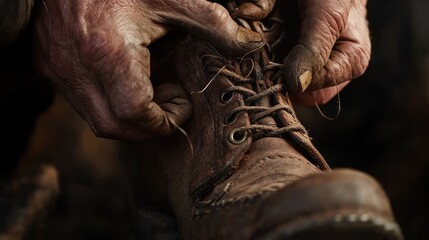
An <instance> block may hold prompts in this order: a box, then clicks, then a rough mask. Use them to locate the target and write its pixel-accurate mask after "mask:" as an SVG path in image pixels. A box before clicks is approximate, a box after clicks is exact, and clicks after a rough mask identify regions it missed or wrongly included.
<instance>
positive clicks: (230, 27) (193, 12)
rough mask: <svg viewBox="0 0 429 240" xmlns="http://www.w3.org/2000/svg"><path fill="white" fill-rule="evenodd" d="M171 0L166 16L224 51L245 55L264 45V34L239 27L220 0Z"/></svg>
mask: <svg viewBox="0 0 429 240" xmlns="http://www.w3.org/2000/svg"><path fill="white" fill-rule="evenodd" d="M171 1H172V3H171V5H170V8H171V11H170V12H169V13H165V14H167V15H168V16H166V18H167V19H169V20H170V21H171V22H173V23H176V24H179V25H180V26H181V27H182V28H184V29H185V30H187V31H188V32H190V33H191V34H193V35H196V36H200V37H201V38H203V39H204V40H206V41H208V42H209V43H210V44H212V45H213V46H214V47H215V48H217V49H220V50H221V51H223V52H229V53H232V54H243V53H246V52H248V51H251V50H254V49H256V48H258V47H260V46H261V45H262V44H263V38H262V37H261V35H259V34H258V33H256V32H253V31H250V30H248V29H246V28H244V27H241V26H239V25H238V24H237V22H235V21H234V20H233V19H232V18H231V16H230V15H229V12H228V11H227V10H226V9H225V8H224V7H223V6H221V5H220V4H218V3H213V2H209V1H206V0H171Z"/></svg>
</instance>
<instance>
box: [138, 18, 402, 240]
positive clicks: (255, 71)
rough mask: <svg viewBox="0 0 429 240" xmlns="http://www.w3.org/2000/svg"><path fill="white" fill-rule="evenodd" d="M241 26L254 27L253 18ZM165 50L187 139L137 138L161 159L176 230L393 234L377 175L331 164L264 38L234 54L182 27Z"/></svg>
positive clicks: (205, 234)
mask: <svg viewBox="0 0 429 240" xmlns="http://www.w3.org/2000/svg"><path fill="white" fill-rule="evenodd" d="M249 27H252V29H253V30H256V31H259V32H261V33H264V31H262V27H261V25H260V23H253V24H251V25H249ZM267 31H268V30H266V29H265V32H267ZM268 32H270V31H268ZM270 34H271V33H270ZM272 34H274V35H276V34H275V33H274V32H272ZM265 37H266V39H267V40H268V42H269V43H270V42H271V43H272V42H273V41H272V40H271V39H274V40H275V36H274V37H273V36H272V35H266V36H265ZM174 55H175V56H177V57H178V59H176V61H175V62H176V63H177V64H176V65H177V66H176V67H177V75H176V76H175V77H176V78H177V79H178V81H179V82H180V84H181V85H182V86H183V88H184V89H185V91H186V92H187V93H188V95H189V98H190V99H191V101H192V103H193V108H194V109H193V116H192V118H191V119H190V120H189V121H188V122H187V123H186V125H185V126H184V131H186V133H187V137H188V139H187V138H186V137H185V136H184V135H185V134H176V136H173V137H171V138H169V139H167V140H166V139H162V142H161V143H158V144H154V142H153V141H152V142H151V143H147V145H146V147H149V148H150V150H151V151H152V152H153V153H155V155H156V157H157V158H160V160H161V161H162V162H163V164H164V166H165V176H166V180H167V185H168V194H169V198H170V202H171V205H172V208H173V211H174V212H175V214H176V216H177V218H178V221H179V227H180V230H181V232H182V235H183V237H184V238H185V239H401V238H402V237H401V232H400V230H399V227H398V226H397V224H396V223H395V222H394V219H393V215H392V211H391V208H390V204H389V201H388V199H387V197H386V195H385V194H384V192H383V190H382V189H381V187H380V186H379V184H378V183H377V182H376V181H375V180H374V179H373V178H371V177H369V176H368V175H366V174H364V173H360V172H356V171H353V170H337V171H331V170H330V169H329V167H328V165H327V163H326V162H325V160H324V159H323V157H322V156H321V154H320V153H319V152H318V151H317V150H316V148H315V147H314V146H313V145H312V143H311V141H310V138H309V136H308V134H307V132H306V130H305V128H304V127H303V126H302V125H301V124H300V122H299V121H298V119H297V117H296V115H295V113H294V110H293V108H292V105H291V102H290V100H289V97H288V93H287V91H286V90H287V89H285V86H284V85H283V84H282V80H281V74H280V71H281V66H280V65H279V64H275V63H273V62H272V61H271V59H272V58H271V57H272V56H271V50H270V47H269V45H268V44H267V45H265V46H263V47H261V48H260V49H258V50H255V51H254V52H252V53H249V54H247V55H246V56H244V57H241V58H234V57H224V56H222V55H221V54H219V53H218V52H217V51H216V50H215V49H213V48H212V47H211V46H210V45H208V44H207V43H205V42H202V41H200V40H197V39H193V38H190V37H188V38H187V39H186V40H185V41H184V42H183V43H182V44H181V45H180V46H179V47H178V50H177V52H175V54H174ZM170 79H171V78H170ZM162 88H165V91H164V92H166V93H167V92H168V91H167V89H168V85H163V86H162ZM160 92H163V91H160ZM166 95H167V94H166ZM158 97H160V98H165V97H167V96H158ZM160 102H163V101H162V100H160ZM188 140H189V141H188ZM156 146H157V147H159V149H158V150H157V149H156V148H155V147H156Z"/></svg>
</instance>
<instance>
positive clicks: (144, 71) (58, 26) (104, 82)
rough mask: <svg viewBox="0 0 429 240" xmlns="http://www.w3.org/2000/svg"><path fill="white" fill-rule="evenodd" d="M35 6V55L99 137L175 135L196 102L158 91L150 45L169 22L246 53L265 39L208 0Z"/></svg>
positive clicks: (54, 1)
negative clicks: (154, 85)
mask: <svg viewBox="0 0 429 240" xmlns="http://www.w3.org/2000/svg"><path fill="white" fill-rule="evenodd" d="M38 4H39V5H38V6H37V13H36V30H35V31H36V47H35V49H36V60H37V62H38V65H39V69H40V70H41V72H42V73H43V74H44V75H46V76H47V77H49V78H50V79H52V80H53V81H54V82H55V83H57V84H58V85H59V86H60V87H61V89H62V90H63V91H64V92H65V94H66V95H67V97H68V99H69V101H70V102H71V103H72V105H73V106H74V108H75V109H76V110H77V111H78V112H79V113H80V114H81V116H82V117H83V118H84V119H85V120H86V121H87V122H88V123H89V125H90V126H91V128H92V129H93V131H94V132H95V134H96V135H97V136H102V137H109V138H120V139H140V138H144V137H147V136H150V135H157V134H159V135H163V134H170V133H172V132H173V131H174V130H175V125H176V124H177V125H180V124H182V123H183V122H184V121H185V120H186V119H187V118H188V117H189V116H190V115H191V110H192V106H191V103H190V102H189V100H188V99H187V95H186V93H185V92H184V91H183V89H182V88H181V87H179V86H176V85H171V84H170V85H167V86H166V85H162V87H160V89H157V90H155V91H154V90H153V88H152V84H151V81H150V53H149V50H148V48H147V47H148V46H149V45H150V44H151V43H153V42H154V41H156V40H157V39H159V38H160V37H162V36H164V35H165V34H166V33H167V32H168V31H169V30H170V29H172V28H181V29H182V30H187V31H188V32H191V33H193V34H197V35H198V36H200V37H202V38H204V39H206V40H207V41H209V42H211V43H212V45H214V46H215V47H217V48H219V49H223V50H229V51H235V52H237V51H238V52H246V51H249V50H251V49H254V48H257V47H258V46H259V45H260V44H261V43H260V42H261V41H262V38H261V37H260V36H259V35H258V34H256V33H252V32H250V31H247V30H245V29H244V28H241V27H239V26H238V25H237V24H236V23H235V22H234V21H233V20H232V18H231V17H230V16H229V14H228V12H227V11H226V9H224V8H223V7H221V6H220V5H218V4H215V3H211V2H208V1H206V0H139V1H135V0H110V1H106V0H44V1H39V2H38Z"/></svg>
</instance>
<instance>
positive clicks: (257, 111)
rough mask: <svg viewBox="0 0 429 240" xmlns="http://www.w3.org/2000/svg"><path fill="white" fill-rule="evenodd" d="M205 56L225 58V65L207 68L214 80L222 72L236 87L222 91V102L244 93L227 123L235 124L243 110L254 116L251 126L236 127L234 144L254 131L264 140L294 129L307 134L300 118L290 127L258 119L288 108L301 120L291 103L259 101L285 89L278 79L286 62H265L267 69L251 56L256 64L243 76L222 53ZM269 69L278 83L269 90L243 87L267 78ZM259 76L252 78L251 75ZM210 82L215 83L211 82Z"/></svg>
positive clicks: (294, 116) (289, 112) (287, 110)
mask: <svg viewBox="0 0 429 240" xmlns="http://www.w3.org/2000/svg"><path fill="white" fill-rule="evenodd" d="M269 50H270V48H269V47H268V46H267V47H266V48H265V49H264V50H263V51H266V52H268V53H269ZM255 54H262V53H255ZM203 58H215V59H216V60H220V61H223V63H225V64H224V66H223V67H207V68H206V71H207V72H208V73H209V74H214V77H213V79H212V81H213V80H214V79H215V78H216V77H217V76H219V75H223V76H225V77H227V78H228V79H229V80H230V82H231V84H232V86H231V87H228V88H225V89H224V90H223V91H222V94H221V96H220V98H221V101H222V102H223V103H225V104H226V103H228V102H229V101H231V100H232V98H233V96H234V94H235V93H237V94H241V95H242V96H243V99H244V106H240V107H237V108H235V109H233V110H232V111H231V112H230V113H228V114H227V116H226V117H225V120H224V121H225V122H224V123H225V124H226V125H228V124H231V123H233V122H234V121H235V120H236V119H237V116H238V114H239V113H241V112H247V113H248V114H249V116H252V117H251V119H250V122H251V124H250V125H249V126H244V127H241V128H237V129H234V130H233V131H232V132H231V133H230V136H229V139H230V141H231V142H232V143H234V144H240V143H242V142H244V141H245V140H246V138H247V137H248V134H249V133H250V134H252V136H253V138H255V139H260V138H264V137H274V136H281V135H283V134H285V133H288V132H290V131H300V132H302V133H304V134H305V135H307V131H306V129H305V128H304V127H303V126H302V125H301V124H300V123H299V121H296V122H295V123H293V124H290V125H287V126H278V125H279V123H277V124H276V125H275V126H274V125H264V124H258V123H257V122H258V121H259V120H261V119H263V118H265V117H269V116H271V117H273V118H275V115H276V114H277V113H278V112H279V111H286V112H287V113H288V114H290V115H292V116H293V118H294V119H297V117H296V115H295V112H294V110H293V109H292V107H291V106H289V105H284V104H277V105H275V106H270V107H267V106H258V105H257V104H255V102H257V101H258V100H260V99H262V98H264V97H267V96H270V95H274V94H276V93H280V92H281V91H282V90H284V88H285V86H284V84H281V83H278V82H279V81H277V80H276V78H279V76H280V74H279V72H280V70H281V67H282V65H281V64H277V63H274V62H270V63H269V64H265V66H263V69H261V70H258V69H259V66H255V64H256V63H255V62H254V61H253V60H252V59H250V58H246V59H250V60H251V61H252V62H253V64H252V65H253V67H252V68H251V70H250V72H249V74H248V76H242V75H241V74H239V73H236V72H234V71H233V70H230V69H229V68H232V66H231V65H229V64H228V62H227V60H226V59H225V58H223V57H222V56H219V55H204V56H203ZM244 61H245V60H243V59H242V60H241V61H240V63H239V65H241V64H242V63H243V62H244ZM240 67H242V66H240ZM268 71H272V72H273V73H274V74H273V76H274V77H273V79H274V80H273V83H275V84H274V85H273V86H271V87H268V88H267V89H265V90H263V91H260V92H255V91H254V90H252V89H250V88H248V87H245V86H243V85H244V84H256V83H257V81H258V80H261V78H263V75H264V73H267V72H268ZM251 75H253V76H257V77H253V78H250V77H249V76H251ZM212 81H210V82H209V84H211V82H212ZM276 82H277V83H276ZM206 87H208V85H207V86H206Z"/></svg>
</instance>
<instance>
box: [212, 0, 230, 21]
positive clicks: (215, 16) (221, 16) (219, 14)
mask: <svg viewBox="0 0 429 240" xmlns="http://www.w3.org/2000/svg"><path fill="white" fill-rule="evenodd" d="M207 11H208V13H209V14H210V15H209V16H210V20H211V21H212V22H213V23H214V24H216V25H222V24H225V23H226V22H227V21H228V19H229V13H228V11H227V10H226V9H225V8H224V7H222V6H221V5H220V4H218V3H209V4H208V7H207Z"/></svg>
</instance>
